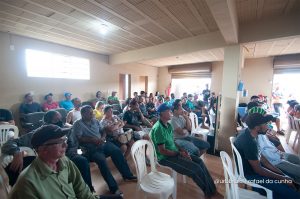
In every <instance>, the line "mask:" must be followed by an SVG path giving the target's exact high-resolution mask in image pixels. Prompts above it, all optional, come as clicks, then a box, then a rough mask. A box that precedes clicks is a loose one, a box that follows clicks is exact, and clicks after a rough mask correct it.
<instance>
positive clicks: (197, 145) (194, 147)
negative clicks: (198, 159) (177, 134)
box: [175, 136, 210, 156]
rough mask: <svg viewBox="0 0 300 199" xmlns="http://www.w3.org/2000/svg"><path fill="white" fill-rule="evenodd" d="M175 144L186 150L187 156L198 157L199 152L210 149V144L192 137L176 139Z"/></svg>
mask: <svg viewBox="0 0 300 199" xmlns="http://www.w3.org/2000/svg"><path fill="white" fill-rule="evenodd" d="M175 142H176V144H178V145H179V146H180V147H181V148H183V149H184V150H186V151H187V152H188V153H189V154H192V155H195V156H199V154H200V153H199V150H205V149H209V148H210V144H209V143H208V142H206V141H204V140H201V139H199V138H196V137H193V136H186V137H184V138H176V139H175Z"/></svg>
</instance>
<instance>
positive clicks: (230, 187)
mask: <svg viewBox="0 0 300 199" xmlns="http://www.w3.org/2000/svg"><path fill="white" fill-rule="evenodd" d="M220 157H221V160H222V164H223V169H224V177H225V187H226V196H227V197H226V198H228V199H229V198H230V199H238V198H239V197H238V184H237V180H236V178H235V177H234V174H233V169H232V162H231V159H230V157H229V155H228V154H227V153H226V152H225V151H221V152H220Z"/></svg>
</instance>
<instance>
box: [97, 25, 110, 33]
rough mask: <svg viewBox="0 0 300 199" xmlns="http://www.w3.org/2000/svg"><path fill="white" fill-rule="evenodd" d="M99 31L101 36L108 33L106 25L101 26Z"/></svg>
mask: <svg viewBox="0 0 300 199" xmlns="http://www.w3.org/2000/svg"><path fill="white" fill-rule="evenodd" d="M99 30H100V33H101V34H102V35H105V34H106V33H107V32H108V26H107V25H106V24H101V25H100V28H99Z"/></svg>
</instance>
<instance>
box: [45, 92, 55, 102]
mask: <svg viewBox="0 0 300 199" xmlns="http://www.w3.org/2000/svg"><path fill="white" fill-rule="evenodd" d="M48 96H53V94H52V93H48V94H47V95H45V97H44V99H45V100H46V99H47V97H48Z"/></svg>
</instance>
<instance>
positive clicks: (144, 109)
mask: <svg viewBox="0 0 300 199" xmlns="http://www.w3.org/2000/svg"><path fill="white" fill-rule="evenodd" d="M137 101H138V103H139V108H140V110H141V112H142V114H143V116H144V117H146V118H149V117H150V116H149V114H148V111H147V107H146V104H145V97H142V96H139V97H138V100H137Z"/></svg>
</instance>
